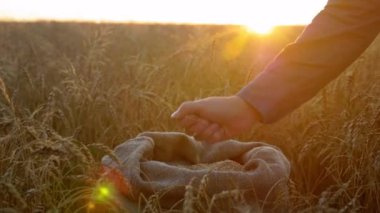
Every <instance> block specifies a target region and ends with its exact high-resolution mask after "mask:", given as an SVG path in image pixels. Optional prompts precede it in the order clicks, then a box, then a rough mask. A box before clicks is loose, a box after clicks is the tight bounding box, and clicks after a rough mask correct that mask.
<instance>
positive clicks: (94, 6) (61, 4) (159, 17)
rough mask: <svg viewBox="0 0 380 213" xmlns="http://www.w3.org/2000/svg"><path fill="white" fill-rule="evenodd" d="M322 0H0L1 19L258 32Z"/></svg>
mask: <svg viewBox="0 0 380 213" xmlns="http://www.w3.org/2000/svg"><path fill="white" fill-rule="evenodd" d="M326 2H327V0H313V1H304V0H286V1H284V0H265V1H262V0H249V1H248V0H219V1H204V0H192V1H190V0H188V1H185V0H182V1H178V0H160V1H157V0H107V1H100V0H92V1H88V0H87V1H86V0H80V1H78V0H66V1H58V0H33V1H30V0H0V5H1V7H0V19H8V20H41V19H43V20H61V21H62V20H71V21H72V20H76V21H95V22H100V21H112V22H161V23H162V22H164V23H194V24H200V23H202V24H240V25H246V26H249V28H250V29H253V30H254V31H256V32H258V33H264V32H268V31H270V28H272V27H274V26H277V25H298V24H308V23H310V21H311V20H312V18H313V17H314V16H315V15H316V14H317V13H318V12H319V11H320V10H321V9H322V8H323V6H324V5H325V4H326Z"/></svg>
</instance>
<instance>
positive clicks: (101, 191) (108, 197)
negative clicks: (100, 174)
mask: <svg viewBox="0 0 380 213" xmlns="http://www.w3.org/2000/svg"><path fill="white" fill-rule="evenodd" d="M115 193H116V191H115V187H114V186H113V184H111V183H100V184H98V185H97V186H96V187H95V189H94V191H93V198H94V199H93V200H94V201H95V202H109V201H112V200H113V199H114V198H115V196H116V194H115Z"/></svg>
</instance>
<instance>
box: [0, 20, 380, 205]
mask: <svg viewBox="0 0 380 213" xmlns="http://www.w3.org/2000/svg"><path fill="white" fill-rule="evenodd" d="M301 31H302V27H282V28H278V29H276V30H275V31H274V32H273V35H270V36H258V35H254V34H249V33H247V32H246V31H244V29H242V28H241V27H238V26H182V25H171V26H165V25H123V24H90V23H54V22H52V23H50V22H46V23H0V78H1V80H0V90H1V91H0V212H87V211H90V210H91V209H89V206H88V203H89V200H90V199H91V198H92V197H93V195H94V193H96V190H97V189H98V188H97V185H98V184H99V180H100V179H101V178H102V176H101V170H100V158H101V157H102V156H103V155H105V154H110V155H112V148H113V147H114V146H116V145H117V144H119V143H121V142H123V141H125V140H126V139H129V138H132V137H135V136H136V135H137V134H138V133H140V132H143V131H183V129H181V128H179V127H178V126H176V124H175V123H174V122H173V121H172V120H171V119H170V114H171V113H172V112H173V111H174V110H175V109H176V107H178V106H179V104H180V103H182V102H183V101H186V100H194V99H199V98H203V97H208V96H220V95H232V94H234V93H236V92H237V91H239V89H240V88H241V87H243V86H244V85H245V84H246V83H247V82H249V81H250V79H252V78H254V76H255V75H257V73H259V72H260V71H261V70H262V69H263V67H264V66H265V65H266V64H267V63H268V62H269V61H270V60H271V58H272V57H273V56H274V55H275V54H276V53H277V52H278V51H279V50H280V49H281V48H283V47H284V46H285V45H286V44H287V43H289V42H291V41H293V40H294V39H295V38H296V37H297V35H298V34H299V33H300V32H301ZM379 59H380V40H379V39H377V41H375V42H374V43H373V44H372V45H371V46H370V47H369V49H368V50H367V51H366V52H365V53H364V54H363V55H362V56H361V57H360V58H358V60H357V61H356V62H355V63H354V64H352V65H351V66H350V67H349V69H348V70H346V71H345V72H344V73H343V74H342V75H341V76H339V78H338V79H336V80H334V81H333V82H332V83H330V84H329V85H328V86H327V87H326V88H324V89H323V90H322V91H320V92H319V93H318V95H317V96H316V97H314V98H313V99H312V100H310V101H309V102H307V103H306V104H304V105H303V106H301V107H300V108H299V109H297V110H296V111H294V112H293V113H291V114H290V115H289V116H287V117H285V118H284V119H282V120H281V121H279V122H277V123H275V124H271V125H261V124H257V125H256V126H254V127H253V129H252V130H251V131H250V132H248V133H247V134H245V135H243V136H241V137H240V138H239V139H240V140H242V141H264V142H267V143H271V144H274V145H277V146H279V147H280V148H281V149H282V150H283V151H284V153H285V154H286V156H287V157H288V158H289V159H290V161H291V163H292V173H291V179H290V181H289V189H290V192H289V195H290V200H289V211H290V212H376V211H378V209H380V60H379ZM187 189H188V191H189V190H192V189H191V187H188V188H187ZM188 197H190V198H188ZM191 199H194V197H191V196H189V193H187V195H185V201H184V203H185V206H186V205H187V208H186V209H184V210H183V211H184V212H201V211H200V210H199V209H198V210H197V208H195V207H194V208H193V209H192V207H191V206H192V205H190V204H189V203H194V200H191ZM152 200H154V199H149V200H148V201H149V202H148V205H147V206H148V207H149V208H145V209H141V211H145V212H152V211H154V212H161V211H163V210H162V209H160V208H159V207H157V203H155V202H153V201H152ZM151 201H152V202H151ZM195 202H196V200H195ZM189 205H190V207H189ZM92 207H93V206H92ZM92 207H91V208H92ZM94 211H98V212H102V211H104V212H123V211H126V210H125V209H122V208H121V207H120V206H117V205H115V203H113V202H112V201H110V202H105V203H103V204H101V205H99V207H97V208H96V209H95V210H94Z"/></svg>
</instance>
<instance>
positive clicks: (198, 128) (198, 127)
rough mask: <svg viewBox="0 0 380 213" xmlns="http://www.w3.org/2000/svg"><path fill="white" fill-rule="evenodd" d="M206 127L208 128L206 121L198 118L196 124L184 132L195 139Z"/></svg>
mask: <svg viewBox="0 0 380 213" xmlns="http://www.w3.org/2000/svg"><path fill="white" fill-rule="evenodd" d="M208 126H210V124H209V122H208V121H206V120H203V119H200V118H199V119H198V120H197V122H195V123H194V124H193V125H192V126H190V127H188V128H186V132H187V133H188V134H190V135H193V136H196V137H197V136H198V135H200V134H202V132H203V131H205V130H206V129H207V128H208Z"/></svg>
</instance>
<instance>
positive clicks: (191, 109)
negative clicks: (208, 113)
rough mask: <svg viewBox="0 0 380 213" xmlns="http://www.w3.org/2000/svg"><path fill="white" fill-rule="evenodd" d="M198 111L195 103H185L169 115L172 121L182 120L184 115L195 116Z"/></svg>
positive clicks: (198, 108)
mask: <svg viewBox="0 0 380 213" xmlns="http://www.w3.org/2000/svg"><path fill="white" fill-rule="evenodd" d="M199 110H200V107H199V104H198V103H197V102H196V101H186V102H184V103H182V104H181V106H179V107H178V109H177V110H176V111H175V112H174V113H173V114H172V115H171V117H172V118H174V119H183V118H184V117H185V116H186V115H190V114H197V113H198V111H199Z"/></svg>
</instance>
